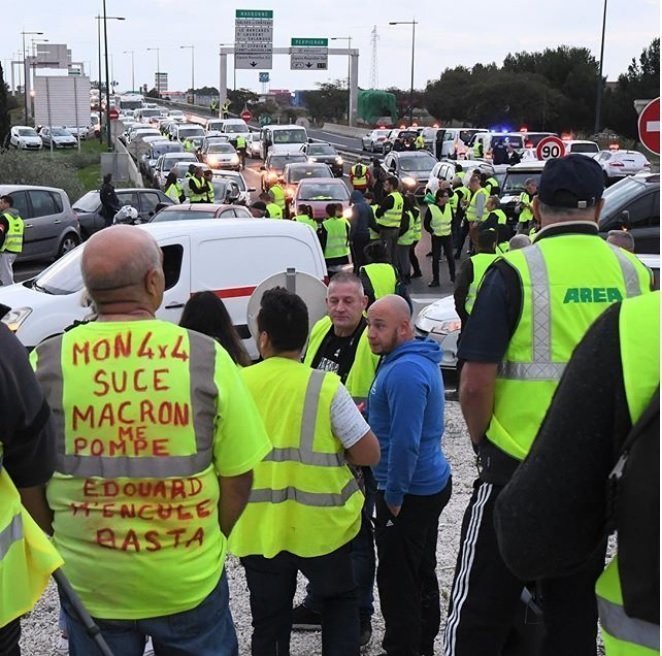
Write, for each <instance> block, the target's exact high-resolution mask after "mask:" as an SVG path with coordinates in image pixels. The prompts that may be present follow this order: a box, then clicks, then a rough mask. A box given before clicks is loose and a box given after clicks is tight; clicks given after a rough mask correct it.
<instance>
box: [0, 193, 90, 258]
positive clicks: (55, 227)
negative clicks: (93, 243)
mask: <svg viewBox="0 0 662 656" xmlns="http://www.w3.org/2000/svg"><path fill="white" fill-rule="evenodd" d="M5 195H7V196H11V197H12V200H13V201H14V209H16V211H17V212H18V213H19V215H20V217H21V218H22V219H23V221H24V224H25V233H24V235H23V252H22V253H21V254H20V255H19V256H18V258H17V260H18V261H19V262H24V261H28V260H48V259H56V258H58V257H61V256H62V255H64V254H65V253H67V252H69V251H70V250H73V249H74V248H75V247H76V246H77V245H78V244H80V234H79V232H78V219H77V218H76V215H75V213H74V212H73V210H72V209H71V205H70V203H69V197H68V196H67V194H66V192H65V191H64V190H62V189H56V188H54V187H41V186H35V185H0V196H5Z"/></svg>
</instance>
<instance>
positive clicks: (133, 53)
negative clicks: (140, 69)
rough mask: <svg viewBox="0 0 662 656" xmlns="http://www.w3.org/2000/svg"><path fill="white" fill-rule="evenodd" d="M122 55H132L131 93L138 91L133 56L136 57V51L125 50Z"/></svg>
mask: <svg viewBox="0 0 662 656" xmlns="http://www.w3.org/2000/svg"><path fill="white" fill-rule="evenodd" d="M122 54H124V55H131V91H135V90H136V69H135V65H134V59H133V56H134V55H135V50H125V51H124V52H123V53H122Z"/></svg>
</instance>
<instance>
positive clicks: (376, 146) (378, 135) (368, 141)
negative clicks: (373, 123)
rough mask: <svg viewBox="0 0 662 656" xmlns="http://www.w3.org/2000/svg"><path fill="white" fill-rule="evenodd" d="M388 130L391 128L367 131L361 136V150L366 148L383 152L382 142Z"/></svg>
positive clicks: (373, 151)
mask: <svg viewBox="0 0 662 656" xmlns="http://www.w3.org/2000/svg"><path fill="white" fill-rule="evenodd" d="M390 131H391V130H386V129H381V128H380V129H378V130H372V131H370V132H368V134H366V135H365V137H361V150H368V151H370V152H371V153H375V152H380V153H383V152H384V142H385V141H386V137H388V133H389V132H390Z"/></svg>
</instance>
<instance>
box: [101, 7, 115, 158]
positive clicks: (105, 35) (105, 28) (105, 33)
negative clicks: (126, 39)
mask: <svg viewBox="0 0 662 656" xmlns="http://www.w3.org/2000/svg"><path fill="white" fill-rule="evenodd" d="M103 47H104V56H105V59H106V133H107V136H106V144H107V146H108V150H109V151H110V150H112V149H113V145H112V142H111V139H110V82H109V80H110V76H109V74H108V21H107V20H106V0H103Z"/></svg>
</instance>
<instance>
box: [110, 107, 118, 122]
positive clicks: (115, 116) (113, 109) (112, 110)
mask: <svg viewBox="0 0 662 656" xmlns="http://www.w3.org/2000/svg"><path fill="white" fill-rule="evenodd" d="M108 116H110V119H111V120H112V121H115V120H117V119H118V118H119V116H120V113H119V111H118V109H117V107H111V108H110V110H109V111H108Z"/></svg>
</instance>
